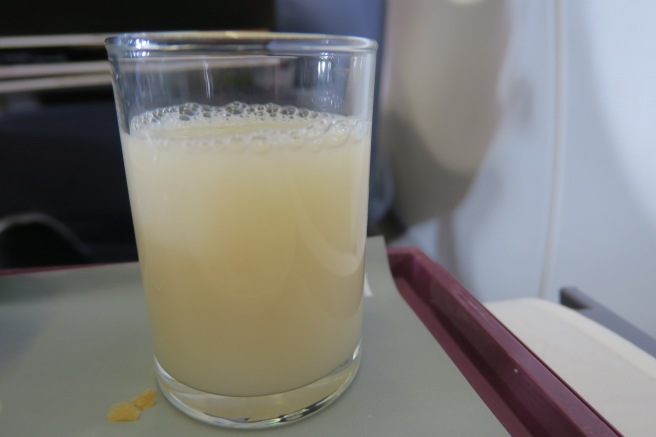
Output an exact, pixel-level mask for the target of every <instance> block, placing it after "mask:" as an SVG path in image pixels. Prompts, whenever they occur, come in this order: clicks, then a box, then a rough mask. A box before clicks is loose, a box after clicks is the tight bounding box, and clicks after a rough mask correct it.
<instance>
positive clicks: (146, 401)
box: [130, 388, 157, 410]
mask: <svg viewBox="0 0 656 437" xmlns="http://www.w3.org/2000/svg"><path fill="white" fill-rule="evenodd" d="M156 402H157V392H156V391H155V390H153V389H152V388H149V389H148V390H146V391H145V392H143V393H141V394H140V395H139V396H136V397H134V398H133V399H132V400H131V401H130V403H131V404H132V405H134V406H135V407H137V408H138V409H140V410H145V409H146V408H150V407H152V406H153V405H155V403H156Z"/></svg>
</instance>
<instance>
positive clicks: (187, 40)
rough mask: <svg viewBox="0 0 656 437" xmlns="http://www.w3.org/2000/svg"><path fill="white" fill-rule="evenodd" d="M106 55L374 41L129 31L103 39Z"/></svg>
mask: <svg viewBox="0 0 656 437" xmlns="http://www.w3.org/2000/svg"><path fill="white" fill-rule="evenodd" d="M105 48H106V49H107V51H108V53H110V54H123V55H129V54H130V53H143V52H154V53H158V52H162V53H163V52H189V51H217V52H219V53H220V52H226V53H228V52H229V53H232V54H235V53H239V52H244V53H252V52H254V51H259V52H262V51H263V52H266V53H272V54H273V53H276V52H289V51H293V52H295V53H298V54H304V53H307V54H312V53H317V52H331V53H375V52H376V49H377V48H378V44H377V42H376V41H374V40H372V39H369V38H365V37H359V36H349V35H331V34H321V33H289V32H268V31H241V30H240V31H229V30H228V31H166V32H130V33H122V34H117V35H113V36H110V37H108V38H106V39H105Z"/></svg>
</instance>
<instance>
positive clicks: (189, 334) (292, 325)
mask: <svg viewBox="0 0 656 437" xmlns="http://www.w3.org/2000/svg"><path fill="white" fill-rule="evenodd" d="M242 109H243V108H242ZM247 109H248V108H247ZM250 109H251V113H247V114H246V115H243V114H242V115H241V116H239V117H222V116H221V114H220V112H221V111H218V113H219V114H218V115H217V111H214V113H212V114H210V115H209V116H208V115H207V114H206V115H205V117H201V116H198V115H196V116H194V117H192V119H191V120H186V119H185V117H183V119H185V120H183V121H180V120H179V119H177V118H176V117H172V116H170V115H169V116H164V117H160V118H157V117H155V118H152V120H151V121H150V122H149V121H147V120H148V119H147V117H145V118H144V117H142V120H141V122H138V123H136V124H134V125H133V129H132V132H131V134H126V133H123V134H122V135H123V136H122V141H123V153H124V159H125V166H126V171H127V175H128V184H129V190H130V199H131V203H132V210H133V218H134V222H135V231H136V235H137V242H138V248H139V258H140V263H141V269H142V276H143V281H144V286H145V289H146V297H147V302H148V307H149V317H150V322H151V328H152V334H153V339H154V345H155V354H156V357H157V359H158V361H159V363H160V365H161V366H162V367H163V368H164V370H166V372H168V373H169V374H170V375H171V376H172V377H174V378H175V379H177V380H178V381H180V382H182V383H183V384H186V385H188V386H190V387H193V388H195V389H198V390H201V391H205V392H209V393H216V394H221V395H226V396H259V395H266V394H272V393H280V392H284V391H288V390H293V389H295V388H299V387H303V386H305V385H307V384H309V383H312V382H314V381H316V380H318V379H320V378H322V377H323V376H325V375H326V374H328V373H330V372H331V371H332V370H333V369H335V368H337V367H338V366H340V364H342V363H344V362H345V361H346V360H348V359H349V358H350V357H351V356H352V355H353V352H354V349H355V348H356V347H357V345H358V343H359V341H360V333H361V323H362V296H363V276H364V246H365V234H366V211H367V192H368V175H369V148H370V147H369V146H370V125H369V123H368V122H366V121H356V120H353V119H348V118H340V117H326V118H323V117H318V118H312V117H301V116H299V114H298V113H296V114H292V115H291V116H281V115H280V113H278V115H275V116H269V115H266V114H265V115H264V116H263V115H262V111H260V112H257V111H252V108H250ZM278 109H280V108H278ZM291 112H294V111H291ZM314 115H315V116H316V114H314ZM155 121H156V122H155Z"/></svg>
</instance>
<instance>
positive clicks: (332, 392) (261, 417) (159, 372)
mask: <svg viewBox="0 0 656 437" xmlns="http://www.w3.org/2000/svg"><path fill="white" fill-rule="evenodd" d="M359 366H360V345H358V347H357V348H356V349H355V351H354V352H353V356H352V357H351V358H349V359H348V360H347V361H346V362H345V363H343V364H342V365H341V366H339V367H338V368H337V369H335V370H334V371H333V372H331V373H330V374H328V375H326V376H324V377H323V378H321V379H319V380H317V381H315V382H313V383H311V384H309V385H306V386H304V387H300V388H297V389H295V390H291V391H288V392H284V393H277V394H272V395H266V396H248V397H234V396H221V395H217V394H212V393H205V392H202V391H199V390H196V389H194V388H191V387H188V386H186V385H184V384H182V383H180V382H178V381H176V380H175V379H174V378H173V377H171V375H169V374H168V373H166V371H165V370H164V369H163V368H162V367H161V366H160V364H159V362H158V361H157V359H155V373H156V376H157V381H158V383H159V386H160V388H161V390H162V392H163V393H164V396H166V398H167V399H168V400H169V401H170V402H171V403H172V404H173V405H175V406H176V407H177V408H178V409H179V410H181V411H182V412H183V413H185V414H187V415H189V416H191V417H193V418H195V419H198V420H200V421H202V422H205V423H209V424H211V425H216V426H222V427H226V428H248V429H254V428H270V427H274V426H280V425H286V424H289V423H293V422H296V421H298V420H301V419H304V418H305V417H308V416H310V415H312V414H314V413H316V412H318V411H320V410H322V409H323V408H324V407H326V406H327V405H329V404H330V403H332V402H333V401H334V400H335V399H337V398H338V397H339V395H341V394H342V393H343V392H344V390H346V388H347V387H348V386H349V385H350V384H351V382H352V381H353V378H355V374H356V373H357V371H358V367H359Z"/></svg>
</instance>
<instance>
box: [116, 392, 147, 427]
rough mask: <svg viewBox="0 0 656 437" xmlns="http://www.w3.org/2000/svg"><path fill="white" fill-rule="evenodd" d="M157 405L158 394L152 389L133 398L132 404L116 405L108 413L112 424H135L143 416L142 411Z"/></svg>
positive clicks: (122, 403)
mask: <svg viewBox="0 0 656 437" xmlns="http://www.w3.org/2000/svg"><path fill="white" fill-rule="evenodd" d="M155 403H157V392H156V391H155V390H153V389H152V388H149V389H148V390H146V391H144V392H143V393H141V394H140V395H138V396H135V397H134V398H132V400H131V401H130V402H121V403H118V404H114V405H112V406H111V408H110V409H109V412H108V413H107V420H109V421H110V422H133V421H135V420H137V419H139V417H140V416H141V411H143V410H145V409H146V408H150V407H152V406H153V405H155Z"/></svg>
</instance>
